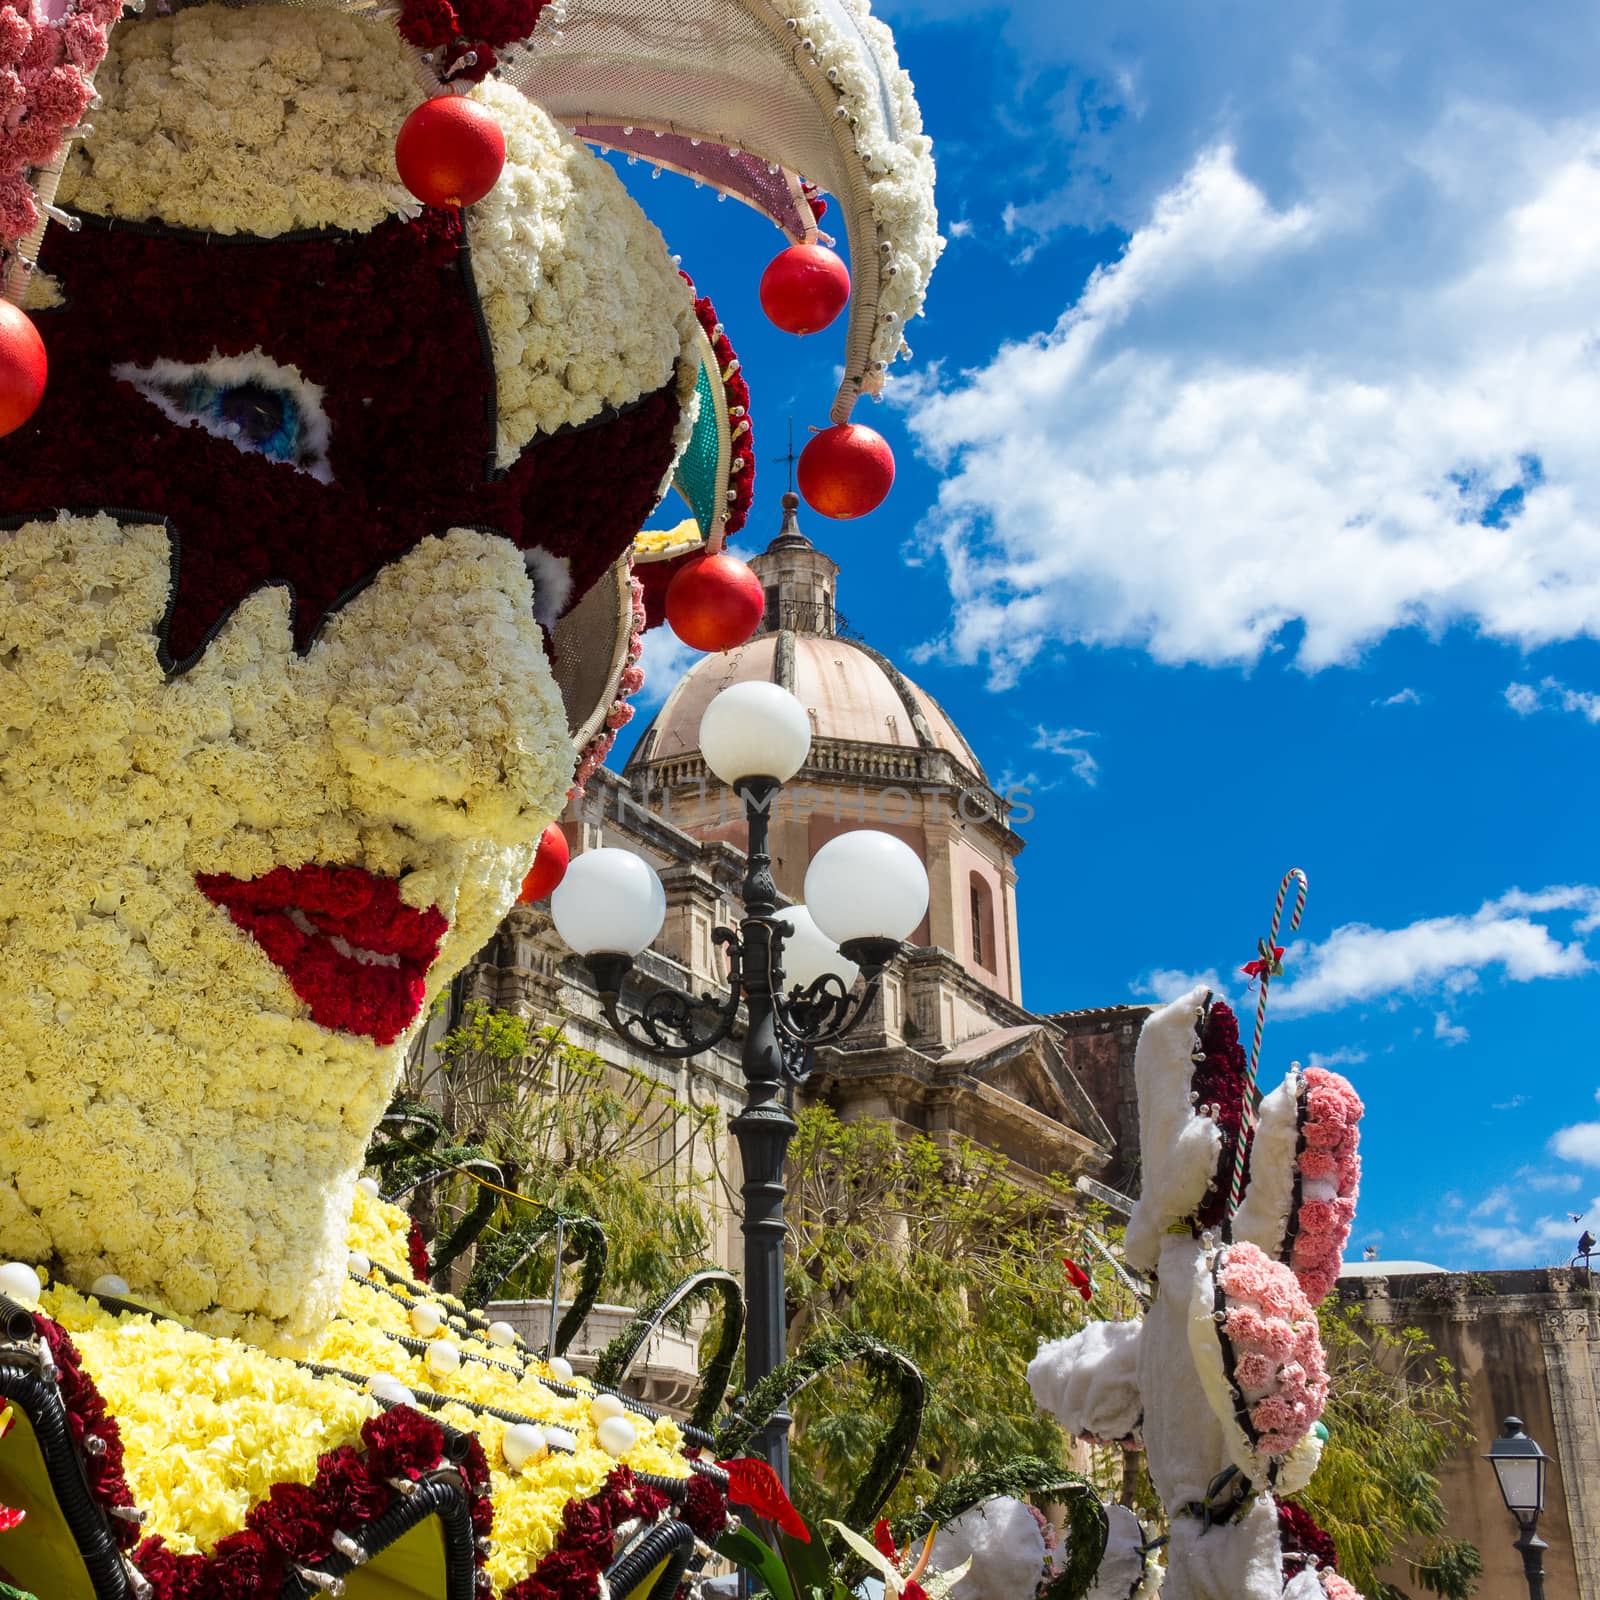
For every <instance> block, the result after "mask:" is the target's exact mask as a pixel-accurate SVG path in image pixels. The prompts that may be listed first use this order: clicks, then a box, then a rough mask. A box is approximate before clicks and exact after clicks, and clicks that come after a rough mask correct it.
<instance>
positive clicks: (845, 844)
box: [805, 828, 928, 944]
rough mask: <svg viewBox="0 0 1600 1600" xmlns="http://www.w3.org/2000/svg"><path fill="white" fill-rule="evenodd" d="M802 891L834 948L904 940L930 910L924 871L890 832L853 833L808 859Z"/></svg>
mask: <svg viewBox="0 0 1600 1600" xmlns="http://www.w3.org/2000/svg"><path fill="white" fill-rule="evenodd" d="M805 892H806V901H805V903H806V908H807V909H808V910H809V911H810V913H811V915H812V918H813V919H814V920H815V922H816V924H817V926H818V927H819V928H820V929H821V930H822V931H823V932H824V933H825V934H827V936H828V937H829V938H830V939H832V940H834V941H835V943H837V944H844V943H845V942H846V941H847V940H850V939H896V940H899V939H907V938H909V937H910V936H911V934H912V932H913V931H914V930H915V928H916V926H917V924H918V923H919V922H921V921H922V918H923V914H924V913H925V912H926V911H927V909H928V870H927V868H926V867H924V866H923V864H922V862H921V860H920V859H919V858H918V856H917V853H916V851H915V850H913V849H912V848H911V846H910V845H908V844H906V843H905V842H904V841H903V840H900V839H897V838H895V836H894V835H893V834H892V833H880V832H878V831H877V829H875V828H854V829H852V830H851V831H850V832H849V833H841V834H840V835H839V836H838V838H836V839H830V840H829V841H828V842H827V843H826V844H825V845H823V847H822V848H821V849H820V850H819V851H817V853H816V854H815V855H814V856H813V857H812V858H811V865H810V866H809V867H807V868H806V890H805Z"/></svg>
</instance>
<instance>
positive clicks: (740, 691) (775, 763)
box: [700, 680, 811, 784]
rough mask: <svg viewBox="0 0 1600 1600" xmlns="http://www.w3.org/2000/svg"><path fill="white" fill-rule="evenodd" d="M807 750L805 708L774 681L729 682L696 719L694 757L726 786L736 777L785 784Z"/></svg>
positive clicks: (808, 734)
mask: <svg viewBox="0 0 1600 1600" xmlns="http://www.w3.org/2000/svg"><path fill="white" fill-rule="evenodd" d="M810 749H811V719H810V718H809V717H808V716H807V715H806V708H805V707H804V706H803V705H801V704H800V702H799V701H798V700H797V699H795V697H794V696H793V695H792V694H790V693H789V691H788V690H787V689H785V688H783V687H782V686H781V685H779V684H776V683H768V682H765V681H763V680H752V681H751V682H749V683H736V684H733V685H732V686H730V687H729V688H726V689H724V690H723V691H722V693H721V694H719V695H718V696H717V697H716V698H715V699H714V700H713V701H712V702H711V704H710V705H708V706H707V707H706V710H705V715H704V716H703V717H701V719H700V755H701V757H702V758H703V760H704V761H705V764H706V765H707V766H708V767H710V768H711V770H712V771H713V772H714V773H716V775H717V776H718V777H719V778H721V779H722V781H723V782H724V783H726V784H735V783H738V782H739V780H740V779H741V778H776V779H777V781H778V782H779V783H787V782H788V781H789V780H790V779H791V778H792V777H793V776H794V775H795V773H797V772H798V771H799V770H800V768H801V767H802V766H804V765H805V759H806V755H807V753H808V752H809V751H810Z"/></svg>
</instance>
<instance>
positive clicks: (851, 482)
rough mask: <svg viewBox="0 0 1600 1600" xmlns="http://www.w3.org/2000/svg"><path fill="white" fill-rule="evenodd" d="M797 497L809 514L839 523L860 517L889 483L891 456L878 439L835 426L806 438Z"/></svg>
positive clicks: (849, 425) (858, 428)
mask: <svg viewBox="0 0 1600 1600" xmlns="http://www.w3.org/2000/svg"><path fill="white" fill-rule="evenodd" d="M797 476H798V478H799V480H800V493H801V494H803V495H804V496H805V497H806V504H807V505H809V506H810V507H811V509H812V510H813V511H820V512H821V513H822V515H823V516H825V517H835V518H837V519H839V520H841V521H844V520H847V519H848V518H850V517H864V516H866V514H867V513H868V512H869V511H876V510H877V509H878V507H879V506H881V505H882V504H883V502H884V497H885V496H886V495H887V494H888V493H889V489H890V486H891V485H892V484H893V483H894V451H892V450H891V449H890V448H889V441H888V440H887V439H885V438H884V436H883V435H882V434H881V433H877V432H875V431H874V430H873V429H871V428H867V427H863V426H862V425H861V424H860V423H859V422H840V423H836V424H835V425H834V426H833V427H831V428H824V429H823V430H822V432H821V433H816V434H813V435H812V436H811V442H810V443H809V444H807V446H806V447H805V449H804V450H802V451H801V452H800V465H799V468H798V469H797Z"/></svg>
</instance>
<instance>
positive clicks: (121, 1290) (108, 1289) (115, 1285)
mask: <svg viewBox="0 0 1600 1600" xmlns="http://www.w3.org/2000/svg"><path fill="white" fill-rule="evenodd" d="M130 1292H131V1291H130V1290H129V1288H128V1280H127V1279H126V1278H119V1277H118V1276H117V1275H116V1273H114V1272H102V1273H101V1274H100V1276H99V1277H98V1278H96V1279H95V1280H94V1282H93V1283H92V1284H90V1285H89V1293H90V1294H95V1295H103V1296H106V1297H107V1298H109V1299H112V1300H126V1299H127V1298H128V1295H129V1293H130Z"/></svg>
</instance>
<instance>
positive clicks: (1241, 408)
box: [629, 0, 1600, 1267]
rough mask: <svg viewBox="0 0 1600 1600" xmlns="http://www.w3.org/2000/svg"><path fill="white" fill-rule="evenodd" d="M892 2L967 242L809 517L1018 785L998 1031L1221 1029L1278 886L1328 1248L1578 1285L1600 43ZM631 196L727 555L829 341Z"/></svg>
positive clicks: (669, 182)
mask: <svg viewBox="0 0 1600 1600" xmlns="http://www.w3.org/2000/svg"><path fill="white" fill-rule="evenodd" d="M880 10H881V11H883V13H884V14H885V15H886V16H887V17H888V18H889V20H891V21H892V22H893V23H894V25H895V27H896V29H897V33H898V36H899V39H900V45H901V52H902V57H903V59H904V61H905V63H906V65H907V66H908V67H909V69H910V70H911V72H912V75H913V77H914V78H915V79H916V82H917V86H918V91H919V97H920V99H921V102H922V106H923V110H924V115H925V117H926V120H927V124H928V127H929V131H930V132H931V133H932V134H933V136H934V138H935V140H936V143H937V154H938V158H939V163H940V185H941V187H940V211H941V216H942V218H943V221H944V226H945V231H946V232H947V233H948V234H949V235H950V246H949V249H948V250H947V252H946V255H945V259H944V262H943V264H942V265H941V267H940V269H939V271H938V272H937V273H936V274H935V278H934V283H933V286H932V291H931V293H930V296H929V301H928V306H927V314H926V319H925V320H924V321H923V322H920V323H917V324H914V325H913V326H912V327H911V328H910V329H909V330H908V338H909V341H910V343H911V345H912V346H913V348H914V350H915V357H914V359H913V360H912V361H911V362H910V363H909V364H907V365H906V366H905V367H904V368H903V369H902V371H903V376H902V378H901V379H900V381H899V382H898V383H897V384H896V385H895V386H894V388H893V390H892V391H891V399H890V400H889V401H888V402H887V403H885V404H882V405H878V406H868V407H866V408H865V410H864V411H863V412H862V413H859V414H858V416H859V419H860V420H864V421H868V422H870V423H872V425H873V426H875V427H877V428H879V429H880V430H881V431H882V432H884V433H885V434H886V435H887V436H888V437H889V438H890V440H891V442H892V443H893V445H894V448H895V452H896V457H897V460H898V464H899V477H898V481H897V483H896V486H895V490H894V493H893V494H892V495H891V496H890V498H889V500H888V502H887V503H886V504H885V506H884V507H883V508H882V509H881V510H880V511H879V512H877V513H875V514H874V515H872V516H871V517H868V518H865V519H863V520H861V521H858V522H854V523H847V524H829V523H827V522H825V521H824V520H823V519H822V518H820V517H817V516H815V515H814V514H813V515H810V516H809V517H807V518H806V526H807V530H808V531H809V532H810V533H811V534H812V536H813V538H814V539H815V540H816V541H817V543H818V544H819V545H821V546H822V547H823V548H825V549H827V550H828V551H829V552H830V553H831V554H832V555H833V556H834V557H835V558H836V559H838V560H839V561H840V562H841V563H842V564H843V566H844V574H843V577H842V578H841V591H840V605H841V607H842V609H843V610H844V611H845V613H846V614H847V615H848V616H849V618H850V620H851V622H852V623H854V624H855V625H856V626H857V627H859V628H860V629H861V630H862V632H863V633H865V635H866V636H867V638H868V639H869V640H871V642H872V643H874V644H875V645H876V646H877V647H879V648H880V649H882V650H884V651H886V652H888V653H889V654H891V655H893V656H894V657H895V658H896V659H898V660H899V661H900V662H901V663H902V664H903V665H905V666H906V667H907V669H908V670H909V671H910V672H911V673H912V675H913V676H914V677H916V678H917V679H918V680H919V681H920V682H922V683H923V684H924V685H925V686H926V687H927V688H928V689H929V690H930V691H931V692H932V693H933V694H934V695H935V696H937V698H938V699H939V700H940V701H941V702H942V703H943V704H944V705H945V706H946V708H947V709H948V710H949V711H950V712H951V714H952V715H953V716H954V717H955V718H956V720H957V721H958V722H959V723H960V724H961V725H962V726H963V728H964V729H965V730H966V731H967V733H968V734H969V736H971V737H972V739H973V741H974V743H975V744H976V746H977V748H978V752H979V754H980V756H981V757H982V758H983V760H984V761H985V763H986V765H987V767H988V769H989V773H990V775H991V777H992V778H995V779H997V780H998V779H1001V778H1002V777H1006V776H1008V777H1009V778H1010V779H1011V781H1015V782H1019V783H1024V784H1026V785H1027V786H1028V788H1029V789H1030V790H1031V791H1032V795H1031V800H1030V803H1031V804H1032V805H1033V806H1034V808H1035V811H1036V813H1037V815H1036V816H1035V818H1034V820H1033V821H1032V822H1031V823H1030V824H1029V825H1028V827H1027V828H1026V829H1025V830H1024V832H1025V835H1026V838H1027V841H1028V845H1027V849H1026V851H1025V852H1024V854H1023V856H1022V858H1021V861H1020V869H1021V873H1022V878H1021V885H1020V899H1021V912H1022V919H1023V928H1022V934H1023V976H1024V987H1025V998H1026V1000H1027V1003H1028V1004H1029V1005H1030V1006H1031V1007H1033V1008H1035V1009H1038V1010H1053V1009H1061V1008H1068V1007H1077V1006H1087V1005H1098V1004H1109V1003H1113V1002H1118V1001H1128V1000H1133V999H1140V998H1148V997H1151V996H1153V995H1168V994H1171V993H1173V992H1175V991H1176V989H1178V988H1179V987H1181V986H1182V985H1183V984H1184V983H1186V982H1187V981H1188V979H1189V978H1190V977H1191V976H1192V975H1196V974H1205V973H1208V972H1209V973H1213V974H1220V975H1221V976H1220V978H1219V979H1218V980H1217V981H1218V983H1219V985H1220V987H1221V988H1222V989H1223V990H1224V991H1225V992H1226V993H1228V994H1229V996H1230V998H1232V999H1233V1000H1234V1001H1235V1002H1236V1003H1237V1004H1239V1006H1240V1008H1241V1009H1246V1008H1248V1007H1249V1006H1250V1005H1251V1004H1253V1001H1252V998H1251V997H1250V996H1249V995H1248V994H1246V993H1245V991H1244V980H1243V979H1242V978H1240V977H1239V976H1238V975H1237V968H1238V966H1239V964H1240V963H1241V962H1243V961H1245V960H1247V959H1249V958H1250V956H1251V955H1252V954H1253V953H1254V947H1255V943H1256V940H1257V938H1258V937H1259V936H1260V935H1261V934H1263V933H1264V932H1265V930H1266V922H1267V919H1268V916H1269V914H1270V911H1271V906H1272V898H1273V894H1274V892H1275V890H1276V887H1277V883H1278V880H1279V878H1280V876H1281V875H1282V873H1283V872H1284V871H1285V870H1286V869H1287V868H1288V867H1290V866H1300V867H1303V868H1304V869H1305V870H1306V872H1307V873H1308V874H1309V876H1310V879H1311V897H1310V902H1309V905H1308V908H1307V914H1306V921H1305V925H1304V927H1303V929H1302V930H1301V936H1300V938H1299V940H1298V942H1292V943H1291V944H1290V951H1289V956H1288V959H1287V972H1286V977H1285V979H1284V980H1283V981H1281V982H1280V983H1279V984H1278V985H1277V986H1275V988H1274V990H1273V996H1274V999H1273V1010H1272V1015H1271V1018H1270V1020H1269V1024H1268V1032H1267V1045H1266V1051H1265V1059H1264V1063H1263V1077H1264V1078H1266V1079H1270V1080H1272V1081H1275V1080H1276V1077H1277V1076H1280V1075H1281V1073H1282V1071H1283V1069H1284V1068H1285V1067H1286V1066H1287V1064H1288V1063H1289V1061H1290V1060H1292V1059H1299V1060H1303V1061H1308V1062H1309V1061H1311V1060H1313V1059H1321V1060H1323V1061H1326V1062H1328V1063H1329V1064H1337V1065H1338V1066H1339V1068H1340V1070H1342V1071H1344V1072H1346V1073H1347V1074H1348V1075H1349V1076H1350V1077H1351V1079H1352V1080H1353V1081H1354V1082H1355V1084H1356V1086H1357V1088H1358V1089H1359V1090H1360V1092H1361V1093H1362V1095H1363V1097H1364V1098H1365V1099H1366V1102H1367V1106H1368V1120H1367V1123H1366V1129H1365V1135H1364V1148H1365V1153H1366V1177H1365V1183H1364V1192H1363V1195H1362V1201H1361V1211H1360V1215H1359V1216H1358V1218H1357V1223H1356V1233H1355V1237H1354V1241H1353V1244H1354V1246H1355V1247H1357V1248H1359V1247H1360V1246H1362V1245H1365V1244H1369V1243H1370V1244H1377V1245H1378V1246H1379V1247H1380V1248H1381V1250H1382V1253H1383V1254H1384V1255H1385V1256H1388V1257H1391V1258H1396V1257H1401V1256H1405V1257H1422V1258H1425V1259H1429V1260H1433V1261H1436V1262H1439V1263H1441V1264H1443V1265H1447V1266H1455V1267H1490V1266H1533V1265H1543V1264H1546V1263H1548V1262H1553V1261H1557V1260H1562V1261H1564V1260H1565V1259H1566V1258H1567V1256H1568V1255H1570V1254H1571V1252H1572V1249H1573V1243H1572V1241H1574V1240H1575V1239H1576V1237H1577V1234H1578V1233H1579V1231H1580V1230H1581V1228H1582V1227H1583V1226H1585V1225H1588V1226H1592V1227H1595V1230H1596V1231H1597V1232H1600V1104H1597V1095H1600V1051H1597V1048H1596V1045H1595V1043H1594V1040H1595V1037H1596V1030H1597V1025H1600V849H1597V845H1596V823H1595V812H1596V800H1597V792H1600V782H1597V776H1600V644H1597V642H1596V641H1597V638H1600V449H1597V445H1600V99H1597V98H1596V96H1595V92H1594V87H1593V86H1594V84H1595V82H1596V81H1600V14H1597V13H1595V12H1593V11H1592V10H1590V9H1585V8H1580V7H1579V6H1577V5H1567V4H1557V5H1550V6H1544V7H1540V8H1538V9H1537V10H1536V11H1535V12H1534V13H1532V14H1530V13H1529V12H1528V11H1526V10H1525V9H1522V8H1513V7H1504V6H1488V5H1477V4H1470V5H1469V4H1462V3H1460V0H1449V3H1445V0H1416V3H1413V4H1411V5H1408V6H1405V7H1393V6H1390V5H1377V4H1337V3H1331V4H1329V5H1326V6H1323V7H1319V8H1316V14H1315V15H1314V16H1308V15H1307V14H1306V12H1305V10H1304V8H1290V7H1281V6H1276V5H1272V4H1269V3H1267V0H1251V3H1234V4H1219V5H1216V6H1209V7H1195V6H1191V5H1188V4H1186V3H1183V0H1173V3H1169V4H1138V5H1124V4H1112V3H1111V0H1103V3H1099V4H1096V5H1085V4H1075V5H1070V6H1068V5H1062V4H1060V0H1011V3H1010V4H997V5H991V6H984V5H982V4H974V3H972V0H960V3H958V0H892V3H891V0H880ZM629 177H630V179H631V180H632V181H633V182H634V183H635V184H636V186H637V188H638V189H639V191H640V193H641V198H643V199H644V200H645V202H646V204H647V206H648V207H649V209H650V211H651V214H652V215H653V216H654V217H655V218H656V219H657V220H658V221H659V222H660V223H661V225H662V227H663V231H664V232H665V233H666V235H667V237H668V239H669V241H670V243H671V245H672V248H673V249H674V250H677V251H679V252H681V253H682V256H683V261H684V265H685V267H686V268H688V270H689V271H691V272H692V273H693V274H694V276H695V277H696V279H697V281H698V282H699V283H700V285H701V287H702V289H703V290H704V291H705V292H708V293H710V294H711V295H712V296H713V298H714V299H715V300H716V302H717V306H718V309H719V312H720V313H721V315H722V317H723V319H724V321H725V323H726V324H727V327H728V329H729V331H730V334H731V336H732V338H733V340H734V343H735V344H736V346H737V347H738V349H739V353H740V355H741V357H742V358H743V361H744V366H745V372H746V375H747V376H748V378H749V380H750V383H751V388H752V391H753V396H754V398H753V406H752V409H753V412H754V416H755V420H756V426H757V430H758V452H759V455H760V457H761V460H760V474H759V477H758V480H757V481H758V488H757V499H756V510H755V513H754V516H753V518H752V524H751V528H750V530H749V533H748V534H747V535H746V536H745V538H744V539H743V541H742V542H741V546H740V548H741V549H742V550H743V552H744V553H746V554H748V553H750V552H751V551H752V550H756V549H759V548H760V546H761V544H763V543H764V542H765V541H766V538H767V537H768V536H769V535H770V533H771V532H773V531H775V530H776V526H777V520H778V516H779V510H778V506H777V495H778V492H779V491H780V490H781V487H782V483H781V476H782V468H781V466H778V465H776V464H774V462H773V460H772V458H773V457H774V456H776V455H778V454H780V453H781V451H782V448H783V444H782V439H783V433H784V427H785V422H786V419H787V417H788V416H789V415H790V414H791V413H792V414H793V415H794V417H795V422H796V427H797V429H803V427H804V425H805V424H806V423H818V424H821V423H823V422H825V420H826V417H825V412H826V407H827V404H828V400H829V398H830V396H831V394H832V390H833V383H834V376H835V368H836V363H837V362H838V360H839V354H840V351H839V347H838V343H837V330H834V332H833V333H832V334H828V333H825V334H822V335H819V336H816V337H813V338H811V339H808V340H804V341H797V340H794V339H790V338H788V337H786V336H784V335H781V334H779V333H777V332H776V331H775V330H773V329H771V328H770V326H769V325H768V324H767V323H766V322H765V320H764V318H763V317H762V315H761V312H760V309H759V306H758V304H757V301H756V285H757V281H758V279H759V276H760V271H761V268H762V266H763V265H764V264H765V262H766V260H767V259H768V258H769V257H770V256H771V255H772V254H773V253H774V251H775V250H776V249H777V248H778V247H779V246H780V244H781V240H780V239H779V238H778V236H777V234H776V233H775V232H774V231H773V230H772V229H771V227H770V226H769V225H768V224H766V223H764V222H763V221H761V219H759V218H758V217H756V216H755V215H754V214H753V213H751V212H748V211H746V210H745V208H744V207H742V206H740V205H738V204H735V203H728V204H725V205H718V204H716V203H714V201H715V197H714V196H712V195H710V194H709V192H696V191H695V190H693V189H692V188H691V187H690V186H689V185H688V184H686V183H684V182H682V181H681V180H676V179H674V178H672V176H671V175H670V174H669V175H666V176H664V177H663V178H662V180H661V182H660V183H659V184H657V183H652V182H649V181H648V178H647V175H646V174H645V173H644V171H643V169H634V170H633V171H632V172H631V173H629ZM647 659H648V660H649V661H650V662H651V663H652V664H653V665H655V666H656V667H657V669H658V670H657V672H656V675H655V678H654V681H653V682H652V684H651V685H650V687H649V688H648V689H647V691H646V694H647V698H650V699H657V698H659V696H660V695H661V694H662V693H664V692H665V689H666V688H667V687H668V686H669V684H670V681H671V678H672V676H673V675H674V673H675V672H676V671H678V670H681V665H682V661H681V657H679V656H678V655H677V653H676V652H674V651H673V649H672V648H671V647H670V641H664V640H662V639H661V638H660V637H659V636H656V637H655V638H654V639H653V641H652V646H651V650H650V655H649V657H648V658H647ZM1569 1214H1577V1215H1578V1216H1580V1217H1581V1218H1583V1221H1582V1222H1574V1221H1572V1220H1571V1216H1570V1215H1569Z"/></svg>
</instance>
